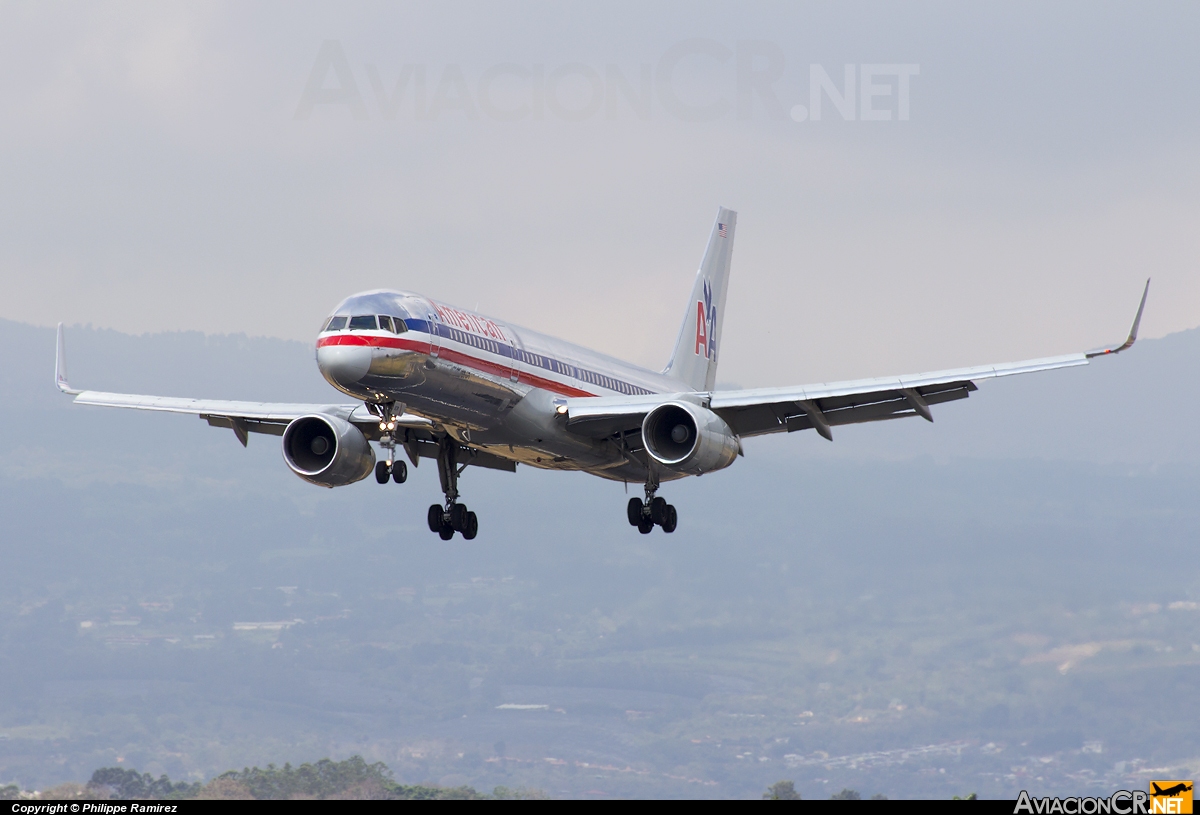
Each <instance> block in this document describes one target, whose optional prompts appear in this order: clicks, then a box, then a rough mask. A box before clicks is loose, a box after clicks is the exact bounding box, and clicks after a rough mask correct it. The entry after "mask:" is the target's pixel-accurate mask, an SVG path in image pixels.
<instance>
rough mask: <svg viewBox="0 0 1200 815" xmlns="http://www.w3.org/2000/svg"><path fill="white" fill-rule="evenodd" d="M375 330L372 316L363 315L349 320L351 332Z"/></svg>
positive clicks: (373, 316)
mask: <svg viewBox="0 0 1200 815" xmlns="http://www.w3.org/2000/svg"><path fill="white" fill-rule="evenodd" d="M376 328H377V326H376V325H375V315H374V314H363V315H360V316H357V317H351V318H350V330H351V331H374V330H376Z"/></svg>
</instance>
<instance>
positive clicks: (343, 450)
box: [283, 414, 375, 487]
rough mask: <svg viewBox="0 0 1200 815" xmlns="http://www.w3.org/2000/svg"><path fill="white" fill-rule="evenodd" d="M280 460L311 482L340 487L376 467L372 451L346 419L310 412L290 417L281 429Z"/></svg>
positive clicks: (351, 482) (356, 479)
mask: <svg viewBox="0 0 1200 815" xmlns="http://www.w3.org/2000/svg"><path fill="white" fill-rule="evenodd" d="M283 460H284V461H286V462H287V466H288V467H290V468H291V470H292V472H294V473H295V474H296V475H298V476H300V477H301V478H303V479H304V480H305V481H308V482H309V483H311V484H316V485H318V486H321V487H341V486H344V485H346V484H353V483H354V482H355V481H361V480H362V479H364V478H366V477H367V475H368V474H369V473H370V472H371V468H373V467H374V466H375V451H374V450H372V449H371V443H370V442H369V441H367V437H366V436H364V435H363V434H362V431H361V430H359V429H358V428H357V427H355V426H354V425H352V424H350V423H349V422H347V421H345V420H343V419H339V418H337V417H336V416H324V415H321V414H313V415H311V416H301V417H300V418H298V419H293V420H292V422H291V423H290V424H289V425H288V426H287V429H286V430H284V431H283Z"/></svg>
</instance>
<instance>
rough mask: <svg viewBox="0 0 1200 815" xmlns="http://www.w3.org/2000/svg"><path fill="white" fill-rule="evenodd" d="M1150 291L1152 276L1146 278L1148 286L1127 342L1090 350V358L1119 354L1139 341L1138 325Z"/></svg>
mask: <svg viewBox="0 0 1200 815" xmlns="http://www.w3.org/2000/svg"><path fill="white" fill-rule="evenodd" d="M1149 293H1150V278H1146V288H1145V289H1143V290H1142V302H1141V303H1139V304H1138V310H1137V314H1136V315H1135V316H1134V318H1133V325H1131V326H1130V327H1129V336H1128V337H1126V339H1125V342H1123V343H1121V344H1120V345H1115V346H1114V345H1110V346H1108V347H1106V348H1097V349H1096V350H1095V351H1088V352H1087V355H1086V356H1087V358H1088V359H1091V358H1092V357H1101V356H1104V355H1105V354H1119V353H1121V352H1122V351H1124V350H1125V349H1126V348H1129V347H1130V346H1132V345H1133V344H1134V343H1135V342H1137V333H1138V326H1139V325H1141V322H1142V309H1144V308H1146V295H1147V294H1149Z"/></svg>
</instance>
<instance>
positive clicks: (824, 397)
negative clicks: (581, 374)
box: [564, 280, 1150, 441]
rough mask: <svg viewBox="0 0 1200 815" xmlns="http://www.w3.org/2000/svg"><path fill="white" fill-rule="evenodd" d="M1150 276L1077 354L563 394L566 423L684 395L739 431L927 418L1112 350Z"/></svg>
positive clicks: (600, 419)
mask: <svg viewBox="0 0 1200 815" xmlns="http://www.w3.org/2000/svg"><path fill="white" fill-rule="evenodd" d="M1149 291H1150V281H1149V280H1147V281H1146V288H1145V289H1144V290H1143V291H1142V299H1141V302H1140V303H1139V305H1138V310H1137V314H1136V316H1135V317H1134V319H1133V325H1132V326H1131V327H1130V329H1129V336H1128V337H1126V339H1125V341H1124V342H1122V343H1121V344H1119V345H1112V346H1106V347H1104V348H1098V349H1096V350H1094V351H1087V352H1085V353H1081V354H1067V355H1065V356H1060V357H1047V358H1044V359H1031V360H1025V361H1023V362H1009V363H1005V364H1002V365H982V366H978V367H974V368H956V369H952V370H948V371H934V372H931V373H923V374H911V375H907V376H890V377H877V378H874V379H859V380H853V381H849V382H831V383H820V384H816V385H801V386H797V387H784V388H751V389H747V390H735V391H711V392H707V393H704V392H701V393H694V392H693V393H676V394H654V395H649V396H633V397H622V396H605V397H591V398H587V397H574V398H568V399H567V400H566V404H565V406H564V409H565V413H566V415H567V427H568V429H570V430H572V431H574V432H576V433H579V434H580V435H585V436H590V437H592V438H607V437H609V436H617V435H620V436H621V437H622V438H623V437H624V434H625V433H628V432H630V431H633V430H635V429H637V428H638V427H640V425H641V421H642V419H643V418H644V417H645V415H646V414H647V413H648V412H649V411H651V410H653V409H654V408H655V407H657V406H658V405H660V404H662V403H663V402H667V401H671V400H679V399H682V400H687V401H691V402H694V403H698V404H700V405H702V406H704V407H707V408H709V409H710V410H712V411H713V412H715V413H716V414H718V415H719V416H720V417H721V418H722V419H724V420H725V422H726V423H727V424H728V425H729V427H730V428H731V429H732V430H733V432H734V433H736V434H737V435H738V436H742V437H746V436H759V435H763V434H766V433H782V432H788V433H790V432H793V431H796V430H805V429H808V428H812V429H814V430H816V431H817V432H818V433H819V434H821V435H822V436H824V437H825V438H827V439H829V440H831V441H832V440H833V430H832V428H833V427H834V426H835V425H842V424H857V423H860V422H876V421H881V420H884V419H898V418H902V417H905V416H921V417H923V418H924V419H926V420H928V421H931V422H932V421H933V413H932V411H931V410H930V406H931V405H937V404H941V403H943V402H951V401H954V400H956V399H966V398H967V396H968V395H970V393H971V391H974V390H977V387H976V385H975V383H976V382H978V381H980V380H984V379H995V378H997V377H1002V376H1013V375H1015V374H1025V373H1033V372H1034V371H1052V370H1055V369H1057V368H1073V367H1075V366H1078V365H1087V364H1088V362H1089V361H1090V360H1091V359H1092V358H1094V357H1098V356H1106V355H1109V354H1117V353H1120V352H1121V351H1124V350H1125V349H1126V348H1129V347H1130V346H1132V345H1133V343H1134V342H1135V341H1136V340H1137V332H1138V326H1139V325H1140V324H1141V321H1142V310H1143V309H1144V308H1145V307H1146V295H1147V294H1148V293H1149Z"/></svg>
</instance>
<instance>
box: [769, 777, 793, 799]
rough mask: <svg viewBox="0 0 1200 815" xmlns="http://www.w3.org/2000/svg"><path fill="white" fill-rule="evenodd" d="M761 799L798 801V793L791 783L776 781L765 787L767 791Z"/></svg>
mask: <svg viewBox="0 0 1200 815" xmlns="http://www.w3.org/2000/svg"><path fill="white" fill-rule="evenodd" d="M763 799H764V800H766V801H799V800H800V793H798V792H796V785H795V784H794V783H792V782H791V781H776V782H775V783H774V784H772V785H771V786H769V787H767V791H766V792H764V793H763Z"/></svg>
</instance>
